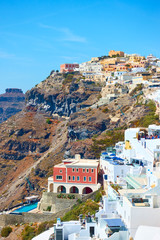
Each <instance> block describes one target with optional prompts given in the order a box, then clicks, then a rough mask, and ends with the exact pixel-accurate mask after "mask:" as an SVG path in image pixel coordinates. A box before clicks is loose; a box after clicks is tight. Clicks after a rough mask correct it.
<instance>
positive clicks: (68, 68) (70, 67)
mask: <svg viewBox="0 0 160 240" xmlns="http://www.w3.org/2000/svg"><path fill="white" fill-rule="evenodd" d="M76 68H79V64H77V63H64V64H61V65H60V72H61V73H63V72H64V73H65V72H74V71H75V69H76Z"/></svg>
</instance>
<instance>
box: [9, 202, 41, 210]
mask: <svg viewBox="0 0 160 240" xmlns="http://www.w3.org/2000/svg"><path fill="white" fill-rule="evenodd" d="M37 205H38V202H36V203H32V204H29V205H26V206H23V207H20V208H18V209H16V210H14V211H13V212H12V213H23V212H29V211H31V210H33V209H35V208H37Z"/></svg>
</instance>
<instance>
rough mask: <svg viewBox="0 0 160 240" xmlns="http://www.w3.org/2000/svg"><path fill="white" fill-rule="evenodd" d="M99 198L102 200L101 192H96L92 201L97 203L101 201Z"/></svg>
mask: <svg viewBox="0 0 160 240" xmlns="http://www.w3.org/2000/svg"><path fill="white" fill-rule="evenodd" d="M101 198H102V194H101V192H97V193H96V195H95V198H94V201H95V202H99V201H100V200H101Z"/></svg>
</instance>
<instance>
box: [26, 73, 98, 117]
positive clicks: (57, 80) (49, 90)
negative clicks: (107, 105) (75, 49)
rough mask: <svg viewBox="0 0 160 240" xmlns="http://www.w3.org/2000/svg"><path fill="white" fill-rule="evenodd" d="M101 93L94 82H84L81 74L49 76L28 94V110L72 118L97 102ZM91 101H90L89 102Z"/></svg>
mask: <svg viewBox="0 0 160 240" xmlns="http://www.w3.org/2000/svg"><path fill="white" fill-rule="evenodd" d="M100 91H101V88H100V87H99V86H96V85H95V84H94V83H93V82H84V81H83V77H82V75H81V74H80V73H78V72H77V73H70V74H67V73H66V74H61V73H57V74H56V75H55V76H54V77H52V76H49V77H48V78H47V79H46V80H44V81H43V82H41V83H40V84H38V85H37V86H36V87H34V88H32V89H31V90H30V91H28V92H27V93H26V108H27V110H28V111H30V110H31V109H34V110H35V111H38V112H47V113H50V114H58V115H60V116H70V115H71V114H72V113H74V112H77V111H79V110H81V109H82V108H85V107H87V106H90V105H91V104H93V103H94V102H96V100H97V97H98V95H99V93H100ZM87 100H89V101H87Z"/></svg>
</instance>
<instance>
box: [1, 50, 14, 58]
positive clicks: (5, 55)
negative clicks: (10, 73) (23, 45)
mask: <svg viewBox="0 0 160 240" xmlns="http://www.w3.org/2000/svg"><path fill="white" fill-rule="evenodd" d="M14 57H15V55H14V54H10V53H7V52H3V51H0V58H3V59H13V58H14Z"/></svg>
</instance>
